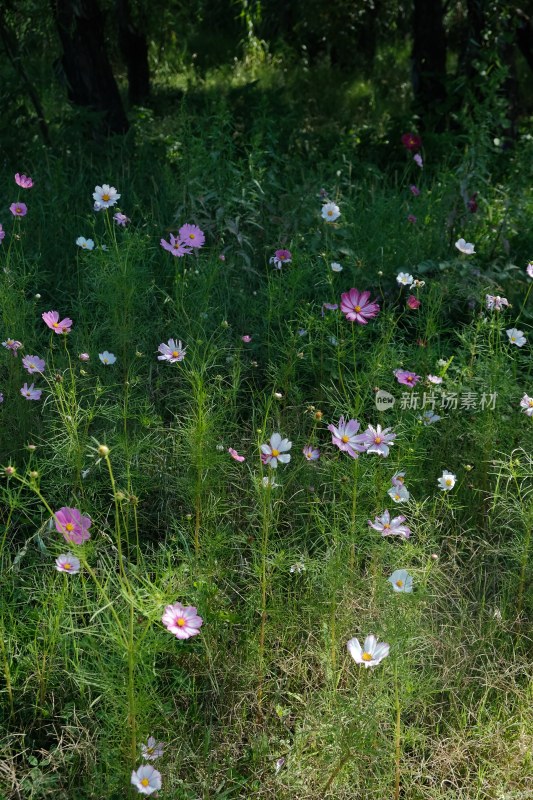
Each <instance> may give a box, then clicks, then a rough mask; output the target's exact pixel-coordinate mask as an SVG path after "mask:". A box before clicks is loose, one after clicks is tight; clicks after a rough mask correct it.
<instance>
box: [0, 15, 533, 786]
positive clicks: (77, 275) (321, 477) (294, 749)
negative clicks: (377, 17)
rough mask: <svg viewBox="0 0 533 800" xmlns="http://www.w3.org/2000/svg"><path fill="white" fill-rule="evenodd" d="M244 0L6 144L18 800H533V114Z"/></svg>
mask: <svg viewBox="0 0 533 800" xmlns="http://www.w3.org/2000/svg"><path fill="white" fill-rule="evenodd" d="M67 5H68V4H67ZM89 5H90V4H89ZM163 5H165V4H163ZM171 5H172V4H169V7H170V6H171ZM230 5H231V4H230ZM237 5H239V4H237ZM242 6H243V8H244V9H245V11H246V14H248V15H249V16H246V14H245V20H248V28H247V31H248V33H247V39H246V41H245V46H243V45H242V42H241V45H239V47H241V49H240V50H239V49H238V48H237V50H236V52H237V54H238V55H236V56H235V58H234V59H233V60H227V63H225V64H222V65H221V64H206V66H205V67H203V68H202V69H201V68H200V67H199V66H197V65H195V61H194V59H193V58H192V56H191V54H190V53H186V52H185V51H184V52H183V53H181V56H180V59H181V60H180V61H179V64H180V65H181V66H180V69H179V70H178V72H179V78H178V79H176V78H175V77H173V76H172V71H171V69H170V66H169V64H170V63H171V62H170V61H169V60H168V59H169V58H170V56H168V55H166V56H164V57H163V55H161V53H162V52H163V51H162V50H161V52H159V55H158V54H157V52H156V48H155V44H154V43H153V42H152V45H151V49H150V51H149V52H150V59H151V61H150V63H151V64H152V69H153V77H152V80H153V99H152V100H151V101H146V103H144V104H143V103H137V104H134V105H132V106H131V108H130V110H129V111H128V121H129V126H130V127H129V130H128V131H127V132H118V133H117V132H115V135H105V136H104V135H103V134H102V133H101V132H97V133H95V130H96V128H95V127H94V125H96V122H98V123H99V121H100V120H101V117H99V116H98V114H97V113H96V112H94V110H93V111H92V112H90V111H85V112H80V111H79V110H76V109H75V108H73V107H72V106H70V105H69V104H68V103H67V101H66V100H65V99H61V98H59V97H58V96H57V95H56V94H55V93H56V92H58V91H59V90H58V89H57V88H56V89H54V90H53V91H52V90H50V91H48V90H45V89H42V91H43V92H44V101H43V102H44V107H45V111H46V113H47V115H48V128H49V130H48V134H49V137H50V141H48V142H47V141H41V140H40V139H39V135H38V133H35V131H33V130H32V129H31V126H30V127H29V128H28V129H27V130H23V129H22V128H21V135H20V137H17V136H14V135H13V131H11V135H9V133H8V132H7V131H6V130H5V129H4V128H1V130H0V135H1V136H2V139H3V141H4V142H5V144H6V147H5V151H4V154H3V157H2V164H1V169H0V198H1V202H0V223H1V225H0V301H1V328H2V330H1V331H0V340H1V345H2V346H1V347H0V418H1V427H0V627H1V630H0V698H1V703H0V799H1V800H12V799H16V800H41V798H49V797H54V800H104V798H105V800H122V798H133V797H137V796H139V795H146V796H149V795H151V796H153V797H158V798H161V800H171V799H172V800H200V798H202V799H203V800H207V798H210V799H211V798H212V800H215V798H217V799H218V798H219V799H220V800H238V799H239V800H240V799H242V800H246V799H247V798H259V799H261V798H264V799H265V800H266V798H269V799H272V798H276V800H278V799H279V800H284V798H287V799H288V798H291V800H293V798H301V800H323V799H325V798H336V800H359V798H361V800H362V799H363V798H364V799H365V800H370V799H371V798H375V799H376V800H383V798H389V799H390V800H400V798H403V800H525V798H529V797H532V796H533V782H532V781H533V779H532V775H533V710H532V708H533V706H532V700H533V682H532V675H533V669H532V667H533V658H532V654H533V649H532V627H531V614H532V611H533V591H532V588H531V586H532V575H533V567H532V559H533V552H532V549H533V543H532V541H531V534H532V530H533V455H532V445H533V368H532V359H531V347H532V344H533V327H532V322H533V299H532V287H533V233H532V230H533V228H532V219H533V196H532V194H531V186H532V183H533V170H532V167H531V164H532V163H533V138H532V136H531V135H530V133H528V126H527V124H526V122H527V120H529V122H530V120H531V119H533V100H532V101H531V107H528V108H529V117H527V114H526V113H525V112H524V117H523V119H522V122H521V127H520V126H519V130H518V132H517V134H516V137H515V139H514V140H513V142H512V145H509V146H504V144H505V141H506V140H505V137H504V135H503V134H502V133H501V129H500V128H499V127H498V125H499V124H500V122H499V121H500V117H497V115H496V114H495V111H494V110H495V108H500V106H499V105H498V104H499V103H501V93H500V92H499V88H498V87H496V88H494V87H493V88H491V90H490V92H489V90H488V89H487V93H486V96H484V97H479V96H476V97H475V98H474V99H473V100H472V103H473V105H472V107H471V108H470V110H469V111H468V114H466V112H464V114H463V116H461V114H462V113H463V112H460V111H457V112H454V113H455V116H454V115H453V114H452V113H451V112H450V114H451V116H450V117H446V119H448V122H447V123H446V125H445V126H442V125H441V124H440V123H439V121H438V120H439V119H441V117H439V116H438V115H437V117H435V116H433V117H430V120H431V121H430V122H428V121H427V118H424V117H421V116H420V115H419V114H417V113H415V112H414V111H413V108H412V102H413V98H412V96H411V93H410V92H411V90H410V88H409V85H408V80H409V79H408V68H409V67H408V64H409V53H408V52H407V51H406V50H405V48H404V49H403V50H402V46H401V42H400V43H398V42H396V45H395V47H396V49H394V47H393V46H392V44H390V43H389V44H387V46H385V44H384V45H383V47H382V49H381V50H380V51H379V52H380V53H381V55H380V56H379V58H377V57H376V58H377V60H376V62H375V68H374V72H373V73H372V75H371V76H370V77H361V75H360V74H359V73H358V72H357V70H355V72H353V73H350V77H349V78H348V77H346V74H345V73H343V74H341V73H340V72H336V69H337V67H336V66H335V64H333V66H332V65H331V64H329V65H327V64H325V62H324V61H321V60H320V59H318V61H315V62H314V63H313V62H312V61H309V60H306V59H307V56H306V55H305V51H304V55H303V56H302V55H301V53H300V55H299V56H298V58H297V59H296V56H295V57H294V58H295V59H296V60H292V61H291V56H290V55H289V54H288V53H287V52H285V51H280V52H279V53H278V55H276V54H275V51H274V50H273V49H272V47H271V48H270V50H269V48H268V46H267V44H266V43H265V42H264V41H263V40H260V39H259V38H257V37H255V34H254V35H252V34H251V33H250V27H249V26H250V24H251V23H250V22H249V18H250V19H252V16H253V15H252V16H250V15H251V14H252V12H251V11H250V9H249V4H246V3H243V4H242ZM20 13H21V12H20ZM257 13H258V12H257ZM301 13H302V14H303V13H304V12H301ZM1 14H2V12H0V15H1ZM243 14H244V12H243ZM262 19H268V17H264V18H262ZM446 19H447V20H448V21H447V23H446V24H447V25H448V26H449V29H450V30H452V29H453V28H452V22H451V21H450V19H451V18H446ZM256 21H257V20H256ZM452 21H453V19H452ZM198 24H200V23H199V22H198ZM257 24H259V23H257ZM265 24H266V23H265ZM454 24H455V23H454ZM2 25H3V23H2V24H1V25H0V33H1V31H2ZM252 27H253V26H252ZM187 30H188V29H187ZM295 30H296V35H298V36H299V35H300V33H298V31H299V30H300V29H299V28H297V27H296V28H295ZM25 35H29V34H23V33H21V34H20V36H21V37H22V39H21V40H20V41H21V44H20V46H21V47H23V44H24V41H25V40H24V36H25ZM187 35H190V37H193V34H192V33H190V32H189V34H187ZM339 35H340V34H339ZM450 35H451V34H450ZM382 36H384V34H382ZM6 41H7V40H6ZM154 41H155V40H154ZM193 41H195V40H194V39H193V38H191V42H193ZM261 41H263V44H262V45H261V44H260V42H261ZM258 43H259V44H258ZM161 46H162V45H161ZM170 46H171V45H170V44H167V47H169V48H170ZM173 46H176V47H177V45H176V44H175V43H174V45H173ZM192 46H193V45H192V44H191V47H192ZM194 46H195V47H198V46H199V45H198V44H194ZM212 47H213V48H214V49H213V52H215V44H214V43H212ZM242 47H244V50H243V49H242ZM42 53H43V55H42V58H43V59H45V56H46V48H44V47H43V50H42ZM195 58H196V55H195ZM165 59H167V60H166V61H165ZM298 59H299V60H298ZM43 63H44V62H43ZM172 63H174V62H172ZM177 63H178V61H177V62H176V64H177ZM393 65H395V66H394V68H393ZM174 66H175V68H176V70H177V67H176V65H174ZM34 68H35V69H36V67H34ZM6 69H7V68H6ZM28 69H30V67H28ZM50 69H51V67H50ZM339 69H340V68H339ZM524 69H525V67H524ZM396 71H397V73H398V74H396ZM30 72H31V70H30ZM406 75H407V77H406ZM389 79H390V81H391V82H392V85H389V84H388V81H389ZM36 80H37V78H36ZM121 80H122V81H124V80H125V77H124V76H122V77H120V76H119V88H120V89H121V91H122V90H123V88H124V87H123V85H122V84H121V83H120V81H121ZM406 81H407V83H406ZM524 87H525V88H523V92H524V93H525V94H527V91H526V90H527V89H528V87H529V89H531V97H533V88H532V87H531V81H530V82H529V83H528V82H527V81H525V83H524ZM21 91H22V89H21ZM324 98H328V101H329V102H328V104H327V107H324V104H323V100H324ZM523 102H524V103H525V105H526V107H527V102H526V100H524V101H523ZM472 108H473V109H474V110H475V113H474V111H472ZM10 113H11V112H10ZM21 113H22V112H21ZM28 113H29V112H28ZM35 113H36V112H35ZM438 113H439V114H441V115H442V119H444V118H445V112H444V111H439V112H438ZM446 113H448V112H446ZM84 114H85V115H86V116H84ZM92 114H93V115H94V116H91V115H92ZM472 115H474V116H472ZM424 119H426V121H424ZM95 121H96V122H95ZM32 124H33V123H32ZM501 124H502V125H503V124H504V123H501ZM28 125H29V123H28ZM87 126H89V128H90V131H88V130H87ZM91 126H93V127H91ZM19 139H20V140H19Z"/></svg>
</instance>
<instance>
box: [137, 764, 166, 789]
mask: <svg viewBox="0 0 533 800" xmlns="http://www.w3.org/2000/svg"><path fill="white" fill-rule="evenodd" d="M131 783H132V784H133V786H135V788H136V789H137V791H138V792H139V794H153V792H157V790H158V789H160V788H161V773H160V772H158V771H157V770H156V769H154V767H152V765H151V764H143V765H142V766H140V767H139V769H138V770H137V771H133V772H132V773H131Z"/></svg>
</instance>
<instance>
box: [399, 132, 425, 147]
mask: <svg viewBox="0 0 533 800" xmlns="http://www.w3.org/2000/svg"><path fill="white" fill-rule="evenodd" d="M402 144H403V146H404V147H405V149H406V150H420V148H421V147H422V139H421V138H420V136H417V134H416V133H404V135H403V136H402Z"/></svg>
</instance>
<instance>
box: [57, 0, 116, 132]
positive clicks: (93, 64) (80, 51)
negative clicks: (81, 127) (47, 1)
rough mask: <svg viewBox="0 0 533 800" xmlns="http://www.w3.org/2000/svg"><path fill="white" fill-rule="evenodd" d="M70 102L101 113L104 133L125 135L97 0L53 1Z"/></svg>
mask: <svg viewBox="0 0 533 800" xmlns="http://www.w3.org/2000/svg"><path fill="white" fill-rule="evenodd" d="M52 7H53V10H54V17H55V21H56V25H57V30H58V33H59V38H60V41H61V45H62V47H63V55H62V57H61V64H62V67H63V71H64V74H65V78H66V80H67V85H68V97H69V100H70V101H71V102H72V103H74V104H75V105H78V106H83V107H84V108H91V109H94V110H95V111H99V112H102V113H103V121H104V127H105V131H106V133H125V132H126V131H127V130H128V127H129V126H128V120H127V117H126V114H125V112H124V108H123V106H122V100H121V97H120V94H119V91H118V86H117V84H116V81H115V78H114V75H113V72H112V70H111V64H110V62H109V58H108V56H107V52H106V48H105V42H104V19H103V16H102V13H101V11H100V8H99V6H98V0H52Z"/></svg>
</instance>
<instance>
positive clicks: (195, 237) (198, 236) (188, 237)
mask: <svg viewBox="0 0 533 800" xmlns="http://www.w3.org/2000/svg"><path fill="white" fill-rule="evenodd" d="M178 233H179V237H180V239H181V241H182V242H185V244H187V246H188V247H194V248H196V247H203V246H204V244H205V234H204V232H203V231H202V230H201V229H200V228H199V227H198V225H189V223H187V224H186V225H182V226H181V228H180V229H179V231H178Z"/></svg>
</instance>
